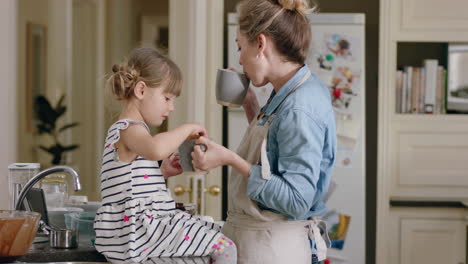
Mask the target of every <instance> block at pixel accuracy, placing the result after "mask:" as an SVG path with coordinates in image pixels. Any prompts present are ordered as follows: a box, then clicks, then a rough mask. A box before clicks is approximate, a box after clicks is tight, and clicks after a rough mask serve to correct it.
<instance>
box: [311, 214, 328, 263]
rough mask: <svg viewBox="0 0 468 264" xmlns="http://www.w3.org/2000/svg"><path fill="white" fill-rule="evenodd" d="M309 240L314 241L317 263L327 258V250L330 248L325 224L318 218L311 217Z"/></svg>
mask: <svg viewBox="0 0 468 264" xmlns="http://www.w3.org/2000/svg"><path fill="white" fill-rule="evenodd" d="M309 239H311V240H312V239H313V240H314V241H315V245H316V247H317V257H318V260H319V261H322V260H324V259H326V258H327V248H329V247H330V245H331V243H330V238H329V237H328V230H327V223H326V222H325V221H323V220H321V219H319V218H318V217H313V218H312V220H310V224H309Z"/></svg>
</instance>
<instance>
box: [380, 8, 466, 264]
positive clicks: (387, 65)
mask: <svg viewBox="0 0 468 264" xmlns="http://www.w3.org/2000/svg"><path fill="white" fill-rule="evenodd" d="M466 10H468V1H463V0H444V1H440V0H380V31H379V34H380V39H379V88H378V89H379V102H378V104H379V123H378V172H377V183H378V186H377V200H378V201H377V246H376V250H377V252H376V263H378V264H394V263H400V264H410V263H411V264H413V263H466V254H465V248H466V238H467V236H466V227H467V224H468V222H467V220H465V219H467V216H468V213H467V210H466V207H465V206H463V205H462V206H459V207H456V208H452V207H451V208H447V207H446V206H445V205H444V206H445V207H443V206H442V207H440V206H436V205H437V204H440V202H441V201H445V202H446V201H458V202H460V201H468V114H452V113H444V114H425V113H400V112H399V111H398V110H397V100H398V95H397V88H396V87H397V85H396V84H397V81H396V79H397V78H396V77H397V69H398V67H399V66H413V67H421V66H423V61H424V60H426V59H435V60H437V61H438V64H439V65H441V66H443V67H444V69H447V64H448V62H447V52H448V45H449V44H450V43H468V12H466ZM448 74H449V73H448ZM395 200H398V201H406V202H408V203H411V204H412V207H404V206H401V205H400V206H391V205H390V203H391V202H392V201H395ZM415 201H418V202H421V201H422V202H424V206H421V207H417V206H416V207H414V202H415ZM403 204H404V202H403ZM428 204H429V206H428ZM449 204H451V203H449ZM447 226H450V228H445V227H447ZM444 228H445V229H444ZM449 229H450V230H449ZM459 234H462V235H459ZM424 240H427V241H430V242H429V243H430V244H431V245H432V244H434V245H437V246H435V247H434V250H430V248H431V246H430V245H425V247H424V246H421V245H420V243H422V242H424ZM408 241H409V242H408ZM447 241H450V242H449V243H447Z"/></svg>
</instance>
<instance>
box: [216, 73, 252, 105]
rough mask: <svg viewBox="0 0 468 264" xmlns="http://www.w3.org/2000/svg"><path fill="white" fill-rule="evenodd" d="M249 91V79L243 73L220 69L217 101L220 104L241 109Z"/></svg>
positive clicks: (217, 77) (217, 83)
mask: <svg viewBox="0 0 468 264" xmlns="http://www.w3.org/2000/svg"><path fill="white" fill-rule="evenodd" d="M248 89H249V79H248V78H247V77H246V76H245V74H243V73H239V72H236V71H231V70H228V69H218V73H217V75H216V100H217V101H218V104H221V105H225V106H230V107H241V106H242V103H243V102H244V98H245V95H246V94H247V90H248Z"/></svg>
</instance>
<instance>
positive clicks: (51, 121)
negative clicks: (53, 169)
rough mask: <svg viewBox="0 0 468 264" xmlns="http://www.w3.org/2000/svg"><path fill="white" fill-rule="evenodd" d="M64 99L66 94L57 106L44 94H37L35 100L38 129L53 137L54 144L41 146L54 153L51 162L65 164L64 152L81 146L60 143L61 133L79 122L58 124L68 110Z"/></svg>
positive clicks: (39, 131) (40, 132) (40, 133)
mask: <svg viewBox="0 0 468 264" xmlns="http://www.w3.org/2000/svg"><path fill="white" fill-rule="evenodd" d="M64 99H65V95H62V96H61V97H60V99H59V101H58V102H57V104H56V106H55V107H53V106H52V105H51V103H50V102H49V100H47V98H46V97H45V96H43V95H39V96H37V97H36V98H35V101H34V110H35V113H36V121H37V123H36V128H37V131H38V133H39V135H42V134H44V133H46V134H48V135H49V136H50V137H51V138H52V145H50V146H44V145H39V148H40V149H42V150H43V151H45V152H47V153H49V154H51V155H52V162H51V163H52V164H53V165H59V164H63V161H64V154H65V153H66V152H69V151H72V150H74V149H77V148H78V147H79V145H78V144H71V145H63V144H62V143H60V137H59V135H60V134H61V133H62V132H64V131H65V130H67V129H70V128H73V127H76V126H77V125H78V124H79V123H78V122H72V123H69V124H65V125H62V126H60V127H59V126H58V124H57V122H58V120H59V119H60V117H62V116H63V115H64V114H65V113H66V111H67V107H66V106H64V105H63V102H64Z"/></svg>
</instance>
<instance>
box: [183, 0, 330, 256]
mask: <svg viewBox="0 0 468 264" xmlns="http://www.w3.org/2000/svg"><path fill="white" fill-rule="evenodd" d="M306 10H308V5H307V2H306V0H243V1H241V3H240V4H239V8H238V12H239V28H238V32H237V44H238V47H239V52H240V59H239V63H240V64H241V65H242V66H243V70H244V73H245V74H246V75H247V76H248V78H249V79H250V80H251V82H252V84H253V85H254V86H256V87H259V86H264V85H266V84H268V83H271V84H272V85H273V88H274V91H273V92H272V95H271V97H270V99H269V100H268V103H267V104H266V105H265V106H264V107H263V108H261V109H259V106H258V102H257V100H256V97H255V94H254V92H253V91H252V90H249V92H248V94H247V96H246V98H245V100H244V105H243V106H244V109H245V112H246V115H247V119H248V121H249V123H250V126H249V128H248V130H247V132H246V134H245V135H244V138H243V139H242V142H241V144H240V146H239V148H238V150H237V154H236V153H234V152H232V151H230V150H229V149H226V148H224V147H223V146H221V145H218V144H216V143H214V142H212V141H210V140H209V139H207V138H204V137H202V138H200V139H199V140H198V143H199V144H205V145H207V147H208V150H207V151H206V152H202V151H201V150H200V148H199V147H198V146H197V147H195V150H194V152H193V153H192V156H193V158H194V161H193V164H194V167H195V168H196V169H198V170H203V171H206V170H209V169H211V168H214V167H217V166H221V165H229V166H232V167H233V169H234V170H233V173H232V175H230V177H229V187H228V188H229V189H228V194H229V209H228V218H227V221H226V224H225V225H224V227H223V232H224V233H225V234H226V235H227V236H229V237H230V238H231V239H232V240H233V241H234V242H235V243H236V245H237V248H238V261H239V262H238V263H249V264H252V263H311V256H312V261H313V262H312V263H317V259H319V260H322V259H324V258H325V254H326V242H325V240H324V239H323V238H322V236H321V235H320V231H319V228H321V229H322V231H323V230H324V229H325V228H323V225H324V223H323V222H321V221H320V220H318V219H317V217H318V216H321V215H323V214H324V213H325V211H326V208H325V205H324V202H323V201H322V200H323V197H324V195H325V193H326V192H327V190H328V186H329V182H330V176H331V172H332V167H333V164H334V161H335V152H336V135H335V120H334V112H333V109H332V106H331V103H330V95H329V92H328V89H327V87H326V86H325V85H324V84H323V83H322V82H321V81H320V80H319V79H318V78H317V76H316V75H315V74H312V73H310V71H309V69H308V66H307V65H305V64H304V63H305V57H306V54H307V51H308V48H309V43H310V39H311V31H310V24H309V21H308V19H307V16H306ZM323 233H324V234H326V231H325V232H323ZM325 236H326V235H325ZM309 239H310V240H311V242H313V243H309ZM311 247H312V248H311ZM311 250H312V254H311Z"/></svg>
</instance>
